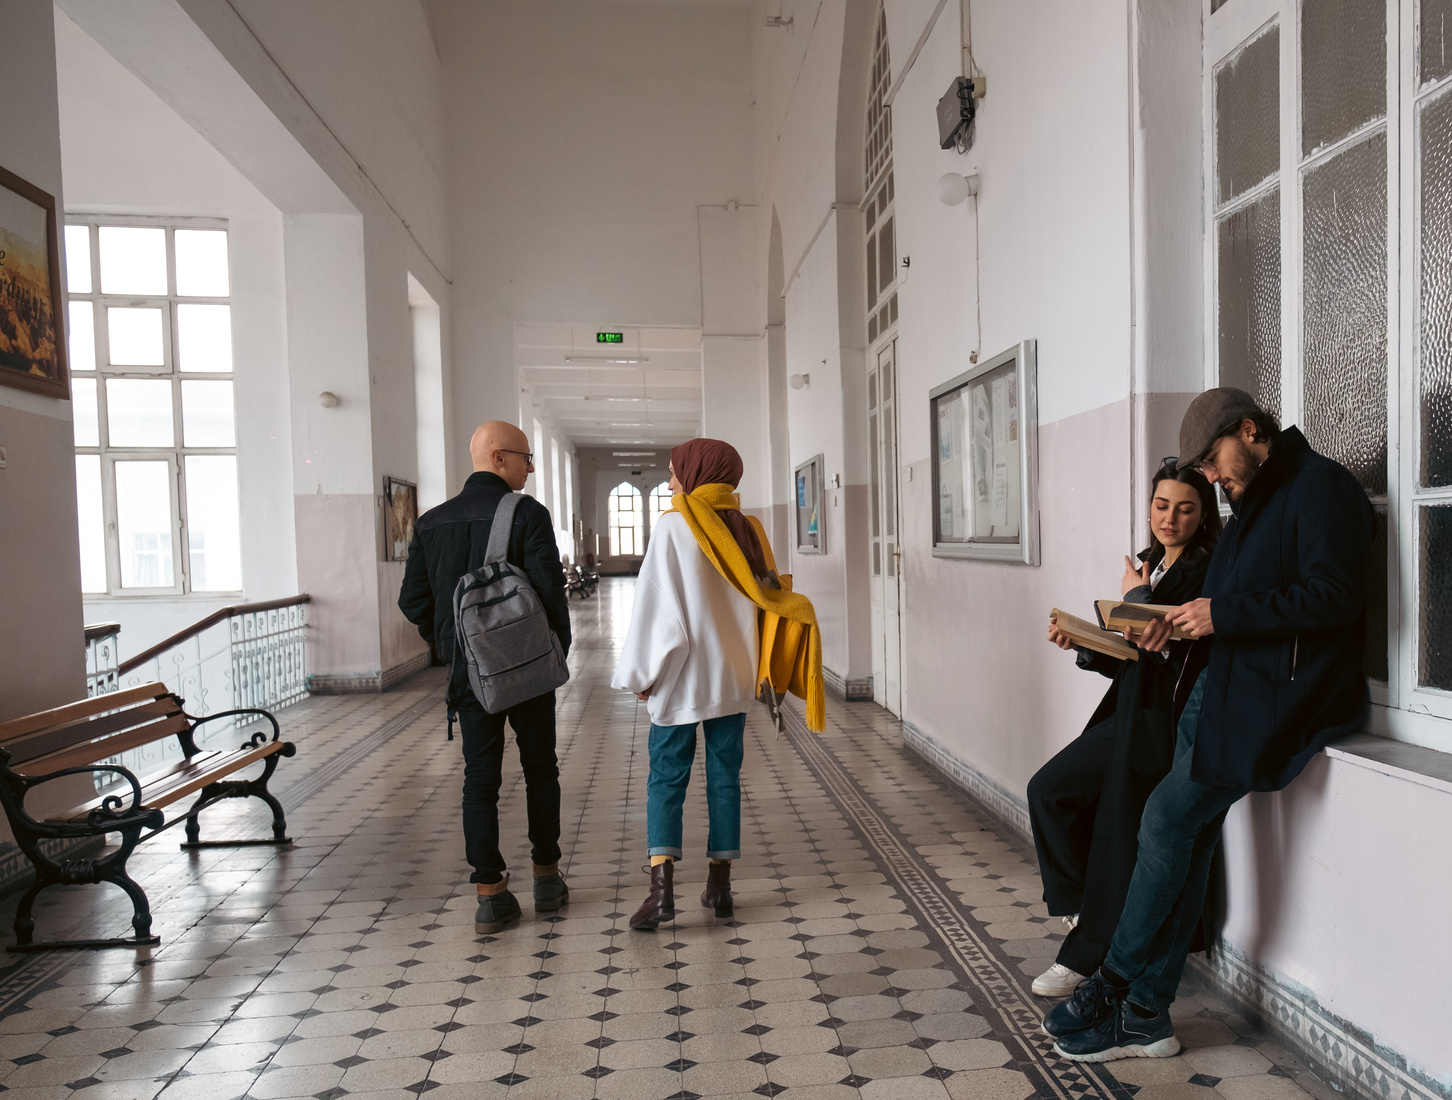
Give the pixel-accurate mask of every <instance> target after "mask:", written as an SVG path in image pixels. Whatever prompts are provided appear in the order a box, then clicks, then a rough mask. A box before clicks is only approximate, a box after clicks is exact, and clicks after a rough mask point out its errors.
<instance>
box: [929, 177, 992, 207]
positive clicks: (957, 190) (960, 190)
mask: <svg viewBox="0 0 1452 1100" xmlns="http://www.w3.org/2000/svg"><path fill="white" fill-rule="evenodd" d="M981 182H982V181H981V180H979V178H978V173H977V172H974V173H973V174H972V175H971V176H964V175H961V174H959V173H958V172H944V173H943V174H942V175H941V176H939V177H938V201H939V202H940V203H942V204H943V205H944V206H962V205H963V204H964V203H965V202H967V201H968V196H969V195H972V196H973V197H974V198H977V197H978V188H979V185H980V183H981Z"/></svg>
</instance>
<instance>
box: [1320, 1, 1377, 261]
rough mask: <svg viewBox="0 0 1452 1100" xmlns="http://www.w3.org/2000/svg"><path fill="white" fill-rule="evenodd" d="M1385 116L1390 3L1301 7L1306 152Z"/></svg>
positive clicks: (1335, 3) (1373, 2) (1331, 2)
mask: <svg viewBox="0 0 1452 1100" xmlns="http://www.w3.org/2000/svg"><path fill="white" fill-rule="evenodd" d="M1385 114H1386V0H1315V2H1314V3H1306V4H1302V5H1301V150H1302V152H1305V153H1310V152H1312V151H1313V150H1315V149H1320V148H1322V147H1323V146H1326V145H1330V144H1331V143H1332V142H1334V141H1339V140H1340V139H1341V138H1344V137H1345V136H1346V135H1347V134H1349V133H1351V132H1352V131H1353V130H1355V129H1357V128H1358V127H1360V126H1363V125H1365V124H1366V123H1368V122H1370V121H1371V120H1372V119H1374V118H1381V117H1382V116H1384V115H1385ZM1306 235H1307V236H1308V237H1309V236H1310V233H1309V231H1308V232H1307V234H1306Z"/></svg>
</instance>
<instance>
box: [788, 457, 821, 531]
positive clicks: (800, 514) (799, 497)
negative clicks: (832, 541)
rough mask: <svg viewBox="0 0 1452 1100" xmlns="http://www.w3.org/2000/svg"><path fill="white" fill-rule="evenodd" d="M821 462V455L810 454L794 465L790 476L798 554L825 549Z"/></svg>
mask: <svg viewBox="0 0 1452 1100" xmlns="http://www.w3.org/2000/svg"><path fill="white" fill-rule="evenodd" d="M823 466H824V464H823V461H822V456H821V455H816V456H814V457H812V458H809V459H807V461H805V462H803V463H802V464H801V465H800V466H798V467H797V471H796V477H795V478H794V479H793V481H794V484H795V497H794V508H795V511H796V517H797V519H796V532H797V553H798V554H825V553H826V552H827V545H826V539H825V535H826V516H825V515H824V503H825V499H824V498H825V495H826V494H825V488H826V476H825V474H824V473H823Z"/></svg>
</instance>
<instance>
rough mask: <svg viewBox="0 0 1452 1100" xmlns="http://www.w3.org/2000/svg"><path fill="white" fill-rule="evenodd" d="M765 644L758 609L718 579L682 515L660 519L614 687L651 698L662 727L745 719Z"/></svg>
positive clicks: (637, 586) (655, 717) (652, 715)
mask: <svg viewBox="0 0 1452 1100" xmlns="http://www.w3.org/2000/svg"><path fill="white" fill-rule="evenodd" d="M759 644H760V642H759V639H758V635H757V629H756V605H755V604H754V603H752V602H751V601H750V600H748V599H747V598H746V597H745V596H743V595H741V593H739V592H737V591H736V589H734V588H732V587H731V585H729V584H728V583H727V582H726V579H725V578H724V577H722V576H721V574H720V573H718V572H716V567H715V566H714V565H712V564H711V562H710V561H709V560H708V559H707V557H706V555H705V554H704V553H703V552H702V550H701V547H700V546H699V544H697V542H696V537H695V536H694V535H692V534H691V529H690V528H689V527H687V526H686V521H685V519H684V518H683V517H682V516H681V515H680V513H678V512H667V513H666V514H665V515H663V516H661V518H660V520H659V521H658V522H657V523H656V526H655V529H654V530H653V531H652V532H651V538H650V545H648V546H647V547H646V549H645V560H644V562H642V563H641V566H640V577H639V579H638V580H637V581H636V582H635V608H634V610H633V611H632V612H631V615H630V631H629V633H628V634H626V636H625V644H624V647H623V648H622V649H621V653H620V663H619V665H617V666H616V669H615V676H614V678H613V679H612V680H611V681H610V686H611V687H613V688H616V689H618V690H623V691H647V690H648V691H649V692H650V699H649V701H648V702H647V704H646V707H647V709H648V710H649V711H650V720H651V721H652V722H654V723H655V724H656V725H658V726H684V725H688V724H690V723H693V722H701V721H704V720H705V719H707V718H720V717H722V716H724V715H727V714H740V713H741V712H742V711H745V710H747V709H748V708H749V707H750V705H751V704H752V703H753V702H754V701H755V700H756V672H757V657H758V653H757V647H758V645H759Z"/></svg>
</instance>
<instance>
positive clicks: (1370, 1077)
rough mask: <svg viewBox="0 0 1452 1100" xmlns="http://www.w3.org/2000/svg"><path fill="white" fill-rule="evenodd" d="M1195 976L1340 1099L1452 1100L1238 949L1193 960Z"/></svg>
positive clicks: (1448, 1091)
mask: <svg viewBox="0 0 1452 1100" xmlns="http://www.w3.org/2000/svg"><path fill="white" fill-rule="evenodd" d="M1190 972H1191V975H1192V977H1193V978H1195V979H1197V980H1198V981H1199V982H1201V983H1203V984H1204V985H1205V987H1206V988H1208V989H1210V990H1211V991H1212V992H1214V993H1216V994H1218V995H1219V996H1221V997H1223V998H1224V999H1225V1000H1227V1001H1229V1002H1230V1003H1231V1004H1232V1005H1234V1006H1235V1007H1236V1009H1238V1010H1239V1011H1240V1013H1241V1014H1242V1015H1243V1016H1245V1018H1246V1019H1248V1020H1250V1021H1252V1022H1253V1023H1255V1024H1257V1025H1258V1026H1260V1027H1262V1028H1264V1029H1265V1030H1266V1031H1268V1032H1270V1033H1271V1034H1272V1035H1274V1036H1275V1037H1276V1038H1277V1039H1279V1040H1280V1041H1281V1043H1282V1044H1284V1045H1285V1046H1286V1047H1287V1048H1288V1049H1289V1050H1291V1051H1293V1052H1294V1053H1295V1054H1297V1055H1298V1056H1299V1057H1301V1058H1303V1059H1304V1060H1305V1061H1306V1062H1307V1063H1308V1064H1309V1065H1310V1066H1311V1068H1312V1069H1314V1070H1315V1072H1316V1073H1317V1075H1319V1076H1320V1077H1322V1078H1324V1079H1325V1080H1327V1081H1329V1082H1330V1083H1331V1084H1332V1086H1333V1087H1334V1088H1335V1089H1336V1090H1337V1091H1338V1092H1344V1093H1347V1094H1348V1095H1350V1096H1353V1097H1358V1098H1360V1100H1449V1098H1452V1088H1449V1087H1448V1086H1447V1085H1445V1084H1442V1083H1441V1082H1438V1081H1435V1080H1433V1079H1432V1078H1430V1077H1428V1076H1427V1075H1426V1074H1424V1073H1422V1072H1420V1071H1418V1070H1417V1069H1416V1068H1415V1067H1414V1066H1409V1065H1408V1064H1407V1060H1406V1058H1404V1057H1403V1056H1402V1055H1400V1054H1398V1053H1397V1052H1396V1051H1394V1050H1392V1049H1391V1048H1389V1047H1387V1046H1385V1045H1383V1044H1381V1043H1378V1042H1377V1041H1376V1039H1375V1038H1374V1037H1373V1036H1371V1035H1369V1034H1367V1033H1366V1032H1365V1031H1363V1030H1362V1029H1361V1028H1359V1027H1357V1026H1356V1025H1355V1024H1353V1023H1352V1022H1351V1021H1349V1020H1343V1019H1342V1018H1341V1017H1339V1016H1337V1015H1335V1014H1334V1013H1332V1012H1328V1011H1327V1010H1326V1009H1325V1008H1324V1007H1323V1006H1322V1005H1321V1003H1320V1002H1319V1001H1317V1000H1316V998H1315V996H1314V995H1313V994H1312V993H1311V992H1310V991H1309V990H1306V989H1297V988H1294V987H1292V986H1291V985H1289V984H1288V983H1286V982H1284V981H1283V980H1282V979H1280V978H1279V977H1277V976H1276V975H1275V974H1273V973H1271V972H1270V971H1268V970H1266V968H1265V967H1263V966H1261V965H1260V964H1259V963H1257V962H1255V961H1254V960H1253V959H1251V958H1249V957H1247V956H1246V955H1244V954H1242V953H1241V952H1239V951H1236V950H1235V949H1234V948H1233V947H1230V946H1229V945H1227V944H1224V943H1221V944H1219V945H1217V947H1216V948H1215V952H1214V954H1213V956H1212V957H1210V958H1206V957H1204V956H1196V957H1192V958H1191V960H1190Z"/></svg>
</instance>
